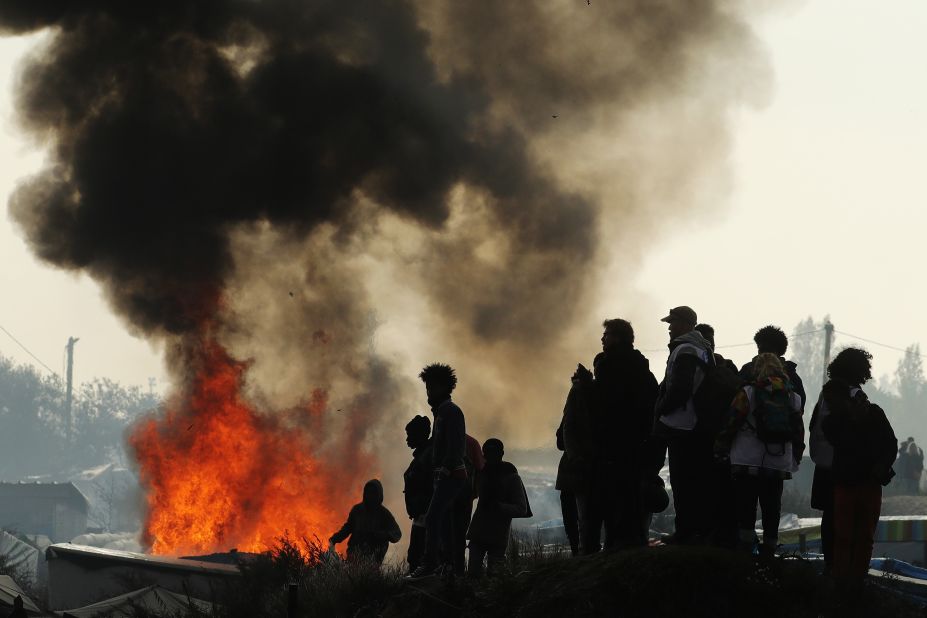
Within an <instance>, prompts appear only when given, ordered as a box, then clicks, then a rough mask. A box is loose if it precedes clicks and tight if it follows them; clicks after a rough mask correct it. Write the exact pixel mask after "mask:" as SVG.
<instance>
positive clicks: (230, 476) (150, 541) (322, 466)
mask: <svg viewBox="0 0 927 618" xmlns="http://www.w3.org/2000/svg"><path fill="white" fill-rule="evenodd" d="M190 361H191V365H193V366H195V367H196V373H195V375H194V377H193V378H192V380H191V382H190V384H189V387H188V391H187V392H186V393H185V397H184V398H182V399H179V400H178V401H177V402H176V404H175V406H176V407H172V408H171V409H169V411H168V412H167V414H166V415H165V416H164V417H163V418H157V419H154V418H152V419H148V420H147V421H145V422H144V423H143V424H142V425H140V426H139V427H138V428H137V429H136V430H135V432H134V433H133V434H132V436H131V437H130V438H129V442H130V445H131V447H132V449H133V451H134V452H135V454H136V457H137V458H138V462H139V466H140V469H141V475H142V478H141V480H142V483H143V484H144V485H146V486H147V487H148V488H149V503H150V507H151V515H150V517H149V519H148V522H147V527H146V530H145V534H146V538H145V539H144V542H145V543H146V544H147V545H148V546H150V547H151V549H152V551H153V552H154V553H167V554H177V553H184V552H186V553H203V552H208V551H212V550H213V549H215V548H217V547H224V546H225V545H227V544H228V543H229V542H230V541H232V542H234V543H236V544H237V546H238V548H240V549H242V550H244V551H263V550H265V549H266V548H268V547H270V546H272V545H273V544H274V542H275V541H276V540H277V539H278V538H279V537H280V536H281V525H284V526H286V527H288V528H289V529H290V530H293V531H299V532H301V533H303V534H311V533H312V532H313V531H319V530H321V531H325V530H335V529H337V527H338V526H339V525H340V523H341V518H342V517H343V515H344V511H345V506H346V504H345V500H346V496H345V494H346V492H344V491H343V489H342V488H344V487H353V486H354V484H355V483H356V481H357V480H358V479H359V478H362V477H360V476H358V475H359V474H366V473H369V472H370V470H371V469H372V468H373V461H374V460H373V458H372V456H370V455H369V454H366V453H364V452H363V451H362V449H358V451H359V452H356V453H353V454H352V458H351V459H348V460H344V461H333V460H332V459H331V458H323V457H321V456H320V453H319V446H320V445H319V443H320V441H319V440H318V439H317V436H319V435H321V434H322V433H323V431H324V418H323V414H324V413H325V411H326V406H327V401H326V395H325V393H324V392H323V391H321V390H316V391H315V392H314V393H313V394H312V398H311V399H310V400H309V402H308V403H307V404H306V405H304V406H300V407H298V408H294V409H291V410H287V411H283V412H277V413H276V414H260V413H258V412H257V411H256V410H255V409H254V408H253V407H251V405H249V404H248V403H247V402H246V401H244V400H243V397H242V390H243V389H242V386H243V385H242V381H243V380H244V374H245V371H246V366H245V365H244V364H243V363H240V362H237V361H235V360H233V359H231V358H230V357H229V356H228V354H227V353H226V352H225V351H224V350H223V349H222V348H221V347H220V346H218V345H216V344H210V345H206V346H203V347H202V348H200V349H199V350H198V358H195V359H190Z"/></svg>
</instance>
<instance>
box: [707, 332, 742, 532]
mask: <svg viewBox="0 0 927 618" xmlns="http://www.w3.org/2000/svg"><path fill="white" fill-rule="evenodd" d="M695 330H696V331H698V332H699V333H701V335H702V337H704V338H705V340H706V341H708V345H709V346H711V351H712V354H713V356H714V364H713V365H706V366H705V367H704V369H705V371H706V380H704V381H703V382H702V385H701V386H700V387H699V389H698V398H697V399H696V402H695V403H696V413H697V414H698V417H699V418H698V423H697V424H696V426H695V431H696V432H698V433H701V434H702V435H704V436H706V437H707V438H709V439H711V440H714V439H715V437H716V436H717V435H718V433H719V432H720V431H721V429H722V427H723V426H725V425H727V422H728V418H729V416H730V410H731V402H732V401H733V400H734V398H735V397H736V396H737V394H738V393H739V392H740V390H741V388H742V387H743V385H744V380H743V378H742V377H741V376H740V373H739V370H738V369H737V365H735V364H734V362H733V361H731V360H729V359H726V358H724V357H723V356H722V355H720V354H718V352H716V351H715V329H714V328H713V327H712V326H711V325H710V324H696V325H695ZM699 408H701V409H699ZM712 477H713V481H714V482H713V483H712V484H711V485H708V486H707V487H706V493H705V494H704V499H705V500H707V501H708V502H709V503H710V504H711V505H712V508H711V511H710V514H709V515H710V518H711V520H712V522H713V527H712V529H711V531H710V535H711V539H710V540H711V542H712V544H713V545H716V546H719V547H726V548H728V549H733V548H734V547H736V546H737V545H738V542H739V541H738V532H737V503H736V492H735V490H734V485H733V482H734V481H733V476H732V474H731V466H730V461H729V460H728V459H727V458H719V457H716V458H715V465H714V467H713V469H712Z"/></svg>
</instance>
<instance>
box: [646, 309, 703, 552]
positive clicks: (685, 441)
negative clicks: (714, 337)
mask: <svg viewBox="0 0 927 618" xmlns="http://www.w3.org/2000/svg"><path fill="white" fill-rule="evenodd" d="M661 321H663V322H666V323H667V324H669V336H670V343H669V352H670V353H669V358H668V359H667V361H666V374H665V376H664V378H663V382H662V383H661V384H660V394H659V397H658V399H657V404H656V407H655V416H656V417H657V422H656V426H655V428H654V432H655V433H656V434H657V436H658V437H663V438H665V440H666V441H667V444H668V450H669V467H670V485H671V486H672V490H673V505H674V507H675V509H676V522H675V524H676V525H675V528H676V530H675V532H674V533H673V535H672V536H671V537H670V538H669V539H667V540H668V542H670V543H704V542H706V541H707V540H708V539H707V537H708V536H709V534H710V533H711V530H712V528H713V522H712V521H711V512H712V509H713V504H712V502H711V499H710V498H709V499H708V500H706V499H705V496H706V494H707V495H709V496H710V495H711V494H712V489H713V487H714V481H715V479H714V471H713V465H714V461H713V453H712V447H713V437H712V436H708V435H706V434H705V433H702V432H697V431H695V428H696V424H697V423H698V416H697V414H696V408H695V401H694V395H695V392H696V391H697V390H698V388H699V386H701V384H702V381H703V380H704V378H705V369H704V367H705V366H706V365H708V364H713V363H714V357H713V352H712V350H711V346H710V345H709V343H708V341H706V340H705V338H704V337H703V336H702V335H701V334H700V333H699V332H698V331H696V330H695V325H696V324H697V323H698V317H697V316H696V314H695V311H693V310H692V309H691V308H690V307H686V306H681V307H676V308H674V309H671V310H670V312H669V315H667V316H666V317H664V318H662V320H661Z"/></svg>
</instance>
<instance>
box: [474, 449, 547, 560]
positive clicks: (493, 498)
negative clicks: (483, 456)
mask: <svg viewBox="0 0 927 618" xmlns="http://www.w3.org/2000/svg"><path fill="white" fill-rule="evenodd" d="M531 516H532V513H531V506H530V505H529V504H528V493H527V492H526V491H525V485H524V483H522V480H521V477H520V476H519V475H518V469H517V468H515V466H513V465H512V464H511V463H509V462H507V461H498V462H487V463H486V466H485V467H484V468H483V472H482V475H481V477H480V501H479V502H478V503H477V505H476V512H475V513H474V514H473V521H471V522H470V528H469V530H468V531H467V538H468V539H470V540H471V541H473V542H475V543H479V544H481V545H483V546H484V547H505V546H506V545H507V544H508V540H509V531H510V530H511V526H512V518H513V517H531Z"/></svg>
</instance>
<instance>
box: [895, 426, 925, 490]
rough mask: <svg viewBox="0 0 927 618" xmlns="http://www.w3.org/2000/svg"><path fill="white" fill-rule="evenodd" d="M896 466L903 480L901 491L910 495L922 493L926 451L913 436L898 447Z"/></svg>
mask: <svg viewBox="0 0 927 618" xmlns="http://www.w3.org/2000/svg"><path fill="white" fill-rule="evenodd" d="M896 466H897V468H898V476H899V477H900V479H899V480H900V481H901V483H900V485H901V489H900V491H901V493H902V494H904V495H908V496H916V495H918V494H919V493H920V481H921V473H922V471H923V469H924V451H922V450H921V449H920V448H919V447H918V446H917V444H915V443H914V438H913V437H909V438H908V439H907V440H905V441H904V442H902V443H901V446H900V447H899V448H898V460H897V464H896Z"/></svg>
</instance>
